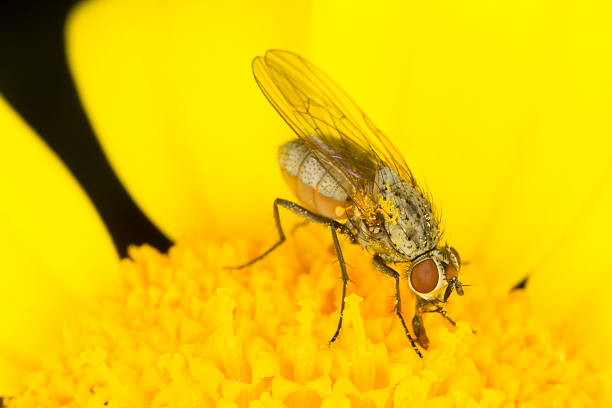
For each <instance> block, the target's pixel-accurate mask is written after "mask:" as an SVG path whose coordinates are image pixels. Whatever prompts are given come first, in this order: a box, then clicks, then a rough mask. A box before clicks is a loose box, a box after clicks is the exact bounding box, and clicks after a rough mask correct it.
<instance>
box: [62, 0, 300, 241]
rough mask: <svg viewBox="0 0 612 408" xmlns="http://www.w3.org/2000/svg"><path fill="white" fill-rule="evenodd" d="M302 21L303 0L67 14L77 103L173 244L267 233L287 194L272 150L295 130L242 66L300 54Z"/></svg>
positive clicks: (138, 4)
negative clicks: (217, 230)
mask: <svg viewBox="0 0 612 408" xmlns="http://www.w3.org/2000/svg"><path fill="white" fill-rule="evenodd" d="M307 16H308V9H307V7H306V6H305V2H298V3H295V2H291V3H286V2H282V1H267V2H263V3H262V2H260V3H258V4H257V6H256V7H255V6H254V5H253V4H252V3H251V2H247V1H244V2H239V3H238V4H236V3H235V2H233V3H231V4H230V3H228V4H227V5H222V3H218V2H203V3H200V2H185V1H179V2H161V3H160V2H153V3H151V2H146V1H129V2H126V1H113V0H107V1H90V2H85V3H83V4H81V5H80V6H79V7H78V8H77V9H76V10H75V11H74V12H73V13H72V15H71V17H70V19H69V22H68V27H67V41H68V55H69V62H70V66H71V68H72V72H73V74H74V77H75V80H76V83H77V86H78V89H79V92H80V95H81V98H82V100H83V103H84V106H85V108H86V110H87V112H88V114H89V117H90V119H91V121H92V123H93V126H94V128H95V130H96V133H97V135H98V137H99V139H100V141H101V143H102V145H103V148H104V150H105V152H106V153H107V155H108V157H109V159H110V161H111V163H112V164H113V166H114V168H115V170H116V171H117V173H118V175H119V177H120V178H121V180H122V182H123V183H124V184H125V185H126V187H127V189H128V190H129V191H130V193H131V194H132V196H133V197H134V198H135V200H136V202H137V203H138V204H139V205H140V206H141V208H143V209H144V211H145V212H146V214H147V215H148V216H149V217H150V218H151V219H152V220H153V221H154V222H155V223H156V224H157V225H159V226H160V227H161V228H162V229H163V230H164V232H166V233H167V234H168V235H170V236H171V237H173V238H175V239H176V238H179V237H181V236H186V235H194V234H195V235H198V234H203V233H204V229H205V228H206V229H208V230H210V228H211V227H214V226H219V227H225V226H227V225H230V224H231V225H239V224H242V225H246V224H249V223H253V222H255V224H258V223H259V225H261V221H253V216H254V215H256V216H257V218H256V219H257V220H262V221H263V220H264V219H265V220H266V223H267V224H268V225H270V227H271V226H272V222H271V206H272V205H271V201H272V199H273V198H274V197H275V196H276V195H277V194H279V191H281V190H282V189H283V188H284V187H283V186H282V182H281V177H280V174H279V172H278V169H277V160H276V148H277V146H278V144H280V142H281V141H282V140H284V139H287V138H290V137H291V131H290V130H289V129H288V128H286V127H284V125H283V124H282V123H281V121H280V120H279V119H278V118H277V117H276V115H275V114H274V113H273V112H272V109H271V108H270V107H269V106H268V104H267V103H266V102H265V101H264V98H263V97H262V96H261V93H260V92H259V90H258V89H257V86H256V85H255V81H253V79H252V75H251V72H250V71H251V70H250V61H251V59H252V58H253V56H255V55H257V54H259V53H262V52H263V51H265V49H267V48H269V47H271V46H276V47H287V48H292V49H297V50H300V49H302V50H303V49H304V38H305V33H306V30H307V27H308V26H307V21H308V19H307ZM282 191H286V190H282ZM253 198H257V199H253ZM229 217H231V218H232V219H233V221H230V220H229V219H228V218H229ZM264 217H265V218H264ZM268 218H270V220H269V221H268ZM253 231H255V230H253ZM232 232H233V231H232ZM228 233H229V232H228Z"/></svg>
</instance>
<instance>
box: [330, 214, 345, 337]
mask: <svg viewBox="0 0 612 408" xmlns="http://www.w3.org/2000/svg"><path fill="white" fill-rule="evenodd" d="M330 229H331V233H332V240H333V241H334V247H335V248H336V255H337V256H338V263H339V264H340V271H341V272H342V302H341V303H340V319H338V327H336V332H335V333H334V335H333V336H332V338H331V340H330V341H329V344H330V345H331V344H332V343H333V342H334V341H336V339H337V338H338V335H339V334H340V329H341V328H342V317H343V316H344V299H345V298H346V285H347V284H348V281H349V276H348V273H347V272H346V263H345V262H344V255H342V249H341V248H340V243H339V242H338V235H337V234H336V227H335V226H334V225H333V224H332V225H330Z"/></svg>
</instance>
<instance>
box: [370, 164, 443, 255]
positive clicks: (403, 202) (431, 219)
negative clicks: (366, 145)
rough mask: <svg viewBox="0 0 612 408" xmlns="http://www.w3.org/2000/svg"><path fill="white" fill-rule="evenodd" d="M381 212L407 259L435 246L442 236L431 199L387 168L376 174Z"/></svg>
mask: <svg viewBox="0 0 612 408" xmlns="http://www.w3.org/2000/svg"><path fill="white" fill-rule="evenodd" d="M375 185H376V189H377V199H378V211H379V213H380V215H381V217H382V222H383V224H384V229H385V231H386V234H387V235H388V237H389V241H390V242H391V245H392V246H393V247H394V248H395V250H397V251H398V252H400V253H401V254H403V255H405V256H406V257H408V258H411V259H413V258H415V257H417V256H419V255H420V254H422V253H423V252H426V251H428V250H430V249H432V248H434V247H435V246H436V245H437V243H438V239H439V227H438V223H437V220H436V218H435V216H434V214H433V210H432V205H431V203H430V201H429V200H428V199H427V198H426V197H425V196H424V195H423V193H422V192H421V191H420V189H418V188H416V187H414V186H412V185H411V184H410V183H408V182H407V181H406V180H403V179H402V178H401V177H400V176H399V175H397V174H396V173H395V172H393V171H392V170H391V169H389V168H388V167H380V168H379V170H378V172H377V175H376V182H375Z"/></svg>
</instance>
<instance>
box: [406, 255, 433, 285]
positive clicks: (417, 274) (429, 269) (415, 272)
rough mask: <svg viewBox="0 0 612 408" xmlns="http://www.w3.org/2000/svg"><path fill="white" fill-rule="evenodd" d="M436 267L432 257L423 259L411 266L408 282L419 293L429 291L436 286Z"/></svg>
mask: <svg viewBox="0 0 612 408" xmlns="http://www.w3.org/2000/svg"><path fill="white" fill-rule="evenodd" d="M438 279H439V275H438V267H437V266H436V263H435V262H434V261H433V260H432V259H429V258H428V259H425V260H423V261H421V262H419V263H418V264H416V265H415V267H414V268H412V272H411V273H410V284H411V285H412V288H413V289H414V290H416V291H417V292H419V293H429V292H431V291H432V290H434V289H435V288H436V286H438Z"/></svg>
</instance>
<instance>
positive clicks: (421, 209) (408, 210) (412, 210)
mask: <svg viewBox="0 0 612 408" xmlns="http://www.w3.org/2000/svg"><path fill="white" fill-rule="evenodd" d="M279 162H280V167H281V170H282V173H283V176H284V178H285V181H286V182H287V184H288V185H289V187H290V188H291V190H292V191H293V193H294V194H295V195H296V197H297V198H298V200H299V201H300V202H301V203H302V204H303V205H304V206H305V207H307V208H308V209H309V210H311V211H313V212H315V213H317V214H319V215H322V216H324V217H327V218H330V219H334V220H345V219H346V220H347V226H349V227H350V229H351V231H352V232H353V234H354V235H355V237H357V240H358V241H359V242H358V243H359V244H360V245H361V246H362V247H364V248H365V249H366V250H368V251H369V252H371V253H373V254H377V255H379V256H380V257H381V258H383V260H385V261H386V262H392V263H396V262H408V261H410V260H412V259H414V258H416V257H418V256H419V255H421V254H422V253H424V252H426V251H429V250H431V249H433V248H434V247H435V246H436V245H437V243H438V238H439V228H438V223H437V220H436V219H435V217H434V216H433V212H432V207H431V203H430V202H429V200H428V199H427V198H426V197H425V196H424V195H423V193H422V192H421V190H420V189H418V188H416V187H414V186H412V185H411V184H410V183H408V182H407V181H405V180H403V179H402V178H401V177H400V176H399V175H398V174H397V173H395V172H394V171H392V170H391V169H390V168H389V167H385V166H381V167H378V169H377V171H376V174H375V176H374V177H373V180H370V185H371V189H370V191H368V192H364V193H367V194H369V195H370V196H371V200H372V202H373V203H375V205H376V213H375V219H374V220H371V219H369V220H367V219H366V217H364V216H363V214H362V213H361V212H360V210H359V209H358V208H357V207H356V206H355V205H353V201H352V200H351V197H350V194H349V191H350V190H349V189H348V186H346V185H342V183H341V182H338V180H342V177H341V175H340V172H339V171H337V170H335V169H334V167H333V166H329V165H328V166H324V165H323V164H321V162H320V160H319V159H318V157H317V155H316V153H314V152H313V151H312V150H310V149H309V148H308V146H306V145H305V144H304V143H303V142H302V141H300V140H293V141H290V142H288V143H285V144H284V145H282V146H281V147H280V150H279Z"/></svg>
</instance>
